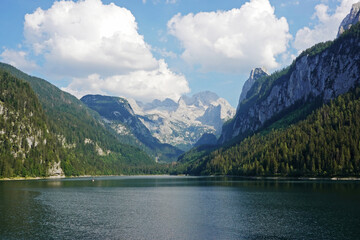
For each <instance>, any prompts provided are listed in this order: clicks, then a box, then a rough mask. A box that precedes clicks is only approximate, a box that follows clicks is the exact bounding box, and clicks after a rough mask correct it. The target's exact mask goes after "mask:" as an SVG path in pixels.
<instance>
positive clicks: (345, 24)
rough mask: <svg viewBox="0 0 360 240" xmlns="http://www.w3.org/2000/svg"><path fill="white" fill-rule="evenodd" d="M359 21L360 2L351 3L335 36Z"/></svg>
mask: <svg viewBox="0 0 360 240" xmlns="http://www.w3.org/2000/svg"><path fill="white" fill-rule="evenodd" d="M359 21H360V2H358V3H355V4H353V6H352V8H351V11H350V13H349V14H348V15H347V16H346V17H345V18H344V20H343V21H342V22H341V24H340V27H339V31H338V34H337V36H338V37H339V36H340V35H341V34H343V33H344V32H345V31H346V30H349V29H350V28H351V27H352V26H353V25H355V24H356V23H358V22H359Z"/></svg>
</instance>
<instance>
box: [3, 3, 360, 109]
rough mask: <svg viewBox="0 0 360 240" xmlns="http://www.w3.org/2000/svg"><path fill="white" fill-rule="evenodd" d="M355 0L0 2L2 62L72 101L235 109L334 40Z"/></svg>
mask: <svg viewBox="0 0 360 240" xmlns="http://www.w3.org/2000/svg"><path fill="white" fill-rule="evenodd" d="M358 1H359V0H298V1H297V0H223V1H219V0H62V1H60V0H59V1H53V0H32V1H29V0H1V1H0V13H1V14H0V61H1V62H6V63H9V64H11V65H13V66H15V67H17V68H19V69H20V70H22V71H24V72H26V73H28V74H30V75H34V76H37V77H41V78H44V79H46V80H47V81H49V82H51V83H52V84H54V85H56V86H58V87H59V88H61V89H62V90H64V91H67V92H69V93H71V94H73V95H75V96H76V97H78V98H81V97H82V96H84V95H86V94H103V95H111V96H119V97H126V98H133V99H136V100H139V101H142V102H149V101H152V100H154V99H160V100H164V99H165V98H171V99H173V100H175V101H177V100H178V99H179V97H180V96H181V95H184V94H189V95H192V94H195V93H197V92H201V91H212V92H215V93H217V94H218V95H219V96H220V97H223V98H225V99H226V100H228V101H229V103H230V104H231V105H232V106H233V107H236V106H237V104H238V99H239V96H240V93H241V89H242V86H243V84H244V82H245V81H246V79H247V78H248V77H249V73H250V71H251V69H253V68H256V67H264V68H266V69H267V71H268V72H269V73H272V72H274V71H277V70H281V69H282V68H284V67H286V66H287V65H289V64H290V63H291V62H292V61H293V60H294V59H295V58H296V56H298V55H299V54H300V53H301V51H303V50H305V49H306V48H309V47H311V46H312V45H314V44H316V43H319V42H323V41H328V40H333V39H334V38H335V37H336V34H337V31H338V27H339V25H340V23H341V21H342V19H343V18H344V17H345V16H346V15H347V14H348V13H349V12H350V9H351V6H352V4H353V3H356V2H358Z"/></svg>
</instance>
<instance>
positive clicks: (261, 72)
mask: <svg viewBox="0 0 360 240" xmlns="http://www.w3.org/2000/svg"><path fill="white" fill-rule="evenodd" d="M264 76H269V73H268V72H267V70H266V69H265V68H254V69H253V70H251V72H250V76H249V79H248V80H246V82H245V83H244V86H243V89H242V91H241V95H240V99H239V104H238V107H239V106H240V103H241V102H242V101H243V100H244V99H246V94H247V93H248V91H249V90H250V88H251V87H252V86H253V84H254V83H255V81H256V80H258V79H260V78H262V77H264Z"/></svg>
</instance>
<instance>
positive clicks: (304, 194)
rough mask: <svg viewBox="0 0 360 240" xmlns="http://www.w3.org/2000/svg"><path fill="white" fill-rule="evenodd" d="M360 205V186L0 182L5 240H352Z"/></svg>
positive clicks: (208, 180)
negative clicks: (35, 239)
mask: <svg viewBox="0 0 360 240" xmlns="http://www.w3.org/2000/svg"><path fill="white" fill-rule="evenodd" d="M359 200H360V186H359V183H357V182H351V181H350V182H334V181H281V180H280V181H279V180H249V179H241V178H232V177H227V178H222V177H200V178H193V177H99V178H95V181H92V178H81V179H62V180H41V181H19V182H0V213H1V218H0V238H5V239H8V238H9V239H11V238H14V239H19V238H30V239H33V238H40V239H42V238H44V239H49V238H59V239H74V238H81V239H83V238H85V239H86V238H87V239H106V238H108V239H355V238H357V236H359V233H360V231H359V230H358V226H360V220H359V219H358V216H359V215H360V206H359V204H358V203H359ZM29 236H31V237H29ZM49 236H50V237H49Z"/></svg>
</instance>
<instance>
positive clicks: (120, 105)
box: [81, 95, 182, 161]
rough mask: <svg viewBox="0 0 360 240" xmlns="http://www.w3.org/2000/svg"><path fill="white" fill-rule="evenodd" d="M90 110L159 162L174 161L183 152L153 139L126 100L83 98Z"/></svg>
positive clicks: (107, 97) (95, 97)
mask: <svg viewBox="0 0 360 240" xmlns="http://www.w3.org/2000/svg"><path fill="white" fill-rule="evenodd" d="M81 101H82V102H83V103H85V104H86V105H87V106H88V107H89V108H91V109H93V110H95V111H96V112H98V113H99V114H100V116H101V117H102V118H103V120H104V122H105V123H106V124H108V125H109V127H110V128H112V129H113V130H114V131H115V132H116V133H117V134H118V135H120V136H122V137H123V136H128V138H129V139H131V138H132V140H133V141H132V142H131V140H128V141H129V142H130V143H132V144H133V145H135V146H138V147H141V148H143V149H144V150H145V151H146V152H148V153H149V154H150V155H152V156H153V157H154V158H155V159H156V160H159V161H172V160H175V159H176V157H178V156H179V155H180V154H181V153H182V151H180V150H179V149H177V148H175V147H173V146H170V145H168V144H162V143H160V141H159V140H158V139H156V138H155V137H153V136H152V135H151V133H150V131H149V130H148V129H147V127H146V126H145V125H144V124H143V123H142V122H141V121H140V119H139V118H138V117H137V116H136V114H135V113H134V111H133V109H132V108H131V106H130V104H129V103H128V101H127V100H126V99H123V98H119V97H110V96H101V95H86V96H84V97H82V98H81Z"/></svg>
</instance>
